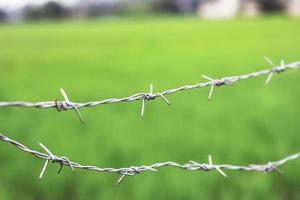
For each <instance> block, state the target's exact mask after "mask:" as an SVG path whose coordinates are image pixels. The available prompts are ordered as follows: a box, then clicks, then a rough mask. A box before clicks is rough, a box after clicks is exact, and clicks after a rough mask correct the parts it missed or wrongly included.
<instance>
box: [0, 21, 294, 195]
mask: <svg viewBox="0 0 300 200" xmlns="http://www.w3.org/2000/svg"><path fill="white" fill-rule="evenodd" d="M263 56H269V57H270V58H272V59H273V60H274V61H275V62H276V63H278V62H279V61H280V59H281V58H284V59H285V60H286V61H287V62H290V61H296V60H300V21H299V20H293V19H288V18H283V17H268V18H261V19H255V20H246V19H240V20H235V21H216V22H206V21H200V20H198V19H181V18H173V19H172V18H162V19H144V20H133V19H132V20H105V21H92V22H63V23H59V24H54V23H53V24H52V23H50V22H49V23H39V24H25V25H24V24H20V25H2V26H0V91H1V92H0V99H1V100H4V101H14V100H28V101H42V100H55V99H62V97H61V94H60V93H59V88H60V87H63V88H64V89H65V90H66V92H67V93H68V95H69V97H70V99H71V100H73V101H78V102H85V101H90V100H100V99H105V98H110V97H122V96H126V95H130V94H133V93H136V92H147V91H148V90H149V85H150V83H153V84H154V89H155V91H161V90H164V89H167V88H172V87H177V86H180V85H184V84H189V83H196V82H199V81H202V79H201V74H205V75H208V76H211V77H222V76H228V75H236V74H242V73H248V72H251V71H254V70H260V69H265V68H269V67H270V66H268V65H267V64H266V62H265V61H264V60H263ZM299 79H300V72H297V71H294V72H291V71H290V72H287V73H284V74H280V75H275V76H274V78H273V80H272V82H271V84H270V85H268V86H265V85H264V81H265V79H264V77H261V78H256V79H252V80H247V81H243V82H239V83H238V84H236V85H235V86H233V87H222V88H217V89H216V90H215V93H214V97H213V100H212V101H211V102H208V101H207V96H208V91H209V88H204V89H199V90H193V91H190V92H186V93H179V94H175V95H172V96H170V97H168V99H169V100H170V101H171V103H172V106H167V105H166V104H165V103H164V102H163V101H162V100H157V101H152V102H147V104H146V108H145V116H144V118H143V119H141V118H140V116H139V114H140V108H141V102H133V103H122V104H115V105H104V106H99V107H96V108H89V109H81V113H82V115H83V116H84V118H85V120H86V124H85V125H81V124H80V122H79V120H78V119H77V117H76V115H75V113H74V112H73V111H69V112H62V113H58V112H57V111H56V110H54V109H45V110H40V109H22V108H2V109H0V125H1V130H0V132H1V133H3V134H6V135H7V136H9V137H11V138H13V139H16V140H18V141H20V142H22V143H23V144H25V145H28V146H29V147H31V148H33V149H37V150H40V151H42V149H41V148H40V147H39V146H38V142H42V143H43V144H45V145H46V146H47V147H48V148H49V149H50V150H52V151H53V153H55V154H58V155H66V156H68V157H69V158H70V159H71V160H74V161H77V162H80V163H83V164H94V165H98V166H102V167H123V166H132V165H143V164H151V163H154V162H159V161H168V160H173V161H178V162H186V161H189V160H195V161H199V162H207V156H208V154H212V155H213V159H214V162H215V163H231V164H249V163H265V162H267V161H269V160H277V159H279V158H281V157H284V156H286V155H288V154H291V153H296V152H299V151H300V149H299V141H300V135H299V127H300V124H299V118H300V112H299V111H300V110H299V99H300V90H299ZM43 164H44V163H43V161H40V160H36V159H34V158H33V157H31V156H30V155H28V154H26V153H23V152H20V151H19V150H17V149H15V148H14V147H13V146H10V145H8V144H5V143H0V171H1V174H0V199H3V200H5V199H130V200H133V199H172V200H175V199H228V200H229V199H272V200H276V199H300V190H299V188H300V182H299V180H300V173H299V167H300V162H299V161H295V162H292V163H290V164H288V165H286V166H284V167H283V168H281V170H282V171H283V172H284V174H283V175H278V174H277V173H272V174H262V173H251V172H249V173H246V172H229V171H228V172H227V174H228V175H229V178H228V179H225V178H224V177H222V176H220V174H218V173H216V172H211V173H203V172H197V171H195V172H186V171H182V170H178V169H162V170H161V171H160V172H159V173H151V172H148V173H144V174H140V175H138V176H136V177H133V178H132V177H128V178H126V179H125V180H124V182H122V184H121V185H119V186H115V183H116V181H117V179H118V178H119V176H117V175H115V174H105V173H103V174H98V173H95V172H88V171H81V170H77V171H76V174H75V175H74V174H73V173H72V171H71V170H70V169H68V168H64V169H63V173H62V174H60V175H57V174H56V170H57V168H58V165H56V164H53V165H50V166H49V168H48V170H47V171H46V173H45V176H44V179H43V180H42V181H38V179H37V177H38V175H39V172H40V170H41V168H42V166H43Z"/></svg>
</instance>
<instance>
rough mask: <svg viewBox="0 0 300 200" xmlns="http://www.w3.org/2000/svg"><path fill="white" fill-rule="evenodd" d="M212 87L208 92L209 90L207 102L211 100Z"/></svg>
mask: <svg viewBox="0 0 300 200" xmlns="http://www.w3.org/2000/svg"><path fill="white" fill-rule="evenodd" d="M214 87H215V86H214V85H211V87H210V90H209V94H208V101H210V100H211V98H212V95H213V92H214Z"/></svg>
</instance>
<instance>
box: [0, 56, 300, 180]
mask: <svg viewBox="0 0 300 200" xmlns="http://www.w3.org/2000/svg"><path fill="white" fill-rule="evenodd" d="M265 59H266V61H267V62H268V63H269V64H270V65H271V66H272V68H271V69H266V70H262V71H257V72H251V73H248V74H243V75H239V76H230V77H223V78H221V79H213V78H210V77H208V76H205V75H203V76H202V77H203V78H205V79H207V80H208V82H200V83H197V84H194V85H184V86H181V87H178V88H174V89H168V90H165V91H163V92H159V93H154V92H153V85H152V84H151V85H150V91H149V92H148V93H137V94H134V95H131V96H128V97H123V98H111V99H106V100H101V101H92V102H86V103H76V102H72V101H70V100H69V98H68V96H67V94H66V93H65V91H64V90H63V89H61V93H62V96H63V98H64V100H63V101H58V100H54V101H47V102H36V103H33V102H26V101H16V102H3V101H1V102H0V108H1V107H33V108H56V109H57V110H58V111H67V110H75V112H76V114H77V115H78V117H79V119H80V121H81V122H82V123H84V120H83V117H82V115H81V114H80V112H79V109H80V108H83V107H94V106H99V105H103V104H114V103H121V102H132V101H138V100H141V101H142V107H141V116H143V115H144V110H145V102H146V101H152V100H155V99H157V98H162V100H163V101H164V102H165V103H166V104H168V105H170V102H169V101H168V99H167V98H166V96H167V95H171V94H174V93H176V92H181V91H187V90H192V89H197V88H202V87H206V86H209V87H210V91H209V95H208V99H209V100H211V98H212V95H213V92H214V88H215V87H220V86H225V85H232V84H234V83H236V82H238V81H241V80H245V79H250V78H254V77H258V76H263V75H267V79H266V81H265V84H268V83H269V82H270V81H271V79H272V77H273V76H274V74H278V73H282V72H285V71H287V70H290V69H299V68H300V61H297V62H292V63H289V64H285V62H284V61H283V60H282V61H281V63H280V65H279V66H276V65H274V63H273V62H272V61H271V60H270V59H268V58H265ZM0 140H1V141H3V142H7V143H10V144H12V145H14V146H15V147H17V148H18V149H19V150H22V151H24V152H26V153H29V154H32V155H33V156H35V157H36V158H38V159H42V160H45V164H44V166H43V168H42V170H41V173H40V175H39V179H42V178H43V176H44V173H45V171H46V169H47V167H48V165H49V163H58V164H59V165H60V167H59V169H58V173H60V172H61V170H62V168H63V166H67V167H70V168H71V169H72V171H73V172H74V171H75V169H82V170H90V171H96V172H107V173H117V174H119V175H120V176H121V177H120V178H119V180H118V181H117V184H119V183H120V182H121V181H122V180H123V179H124V178H125V177H126V176H135V175H137V174H140V173H143V172H146V171H153V172H158V169H160V168H163V167H173V168H179V169H183V170H187V171H217V172H219V173H220V174H221V175H222V176H224V177H227V175H226V173H225V172H224V170H239V171H256V172H272V171H274V170H275V171H278V167H280V166H282V165H284V164H286V163H287V162H290V161H292V160H296V159H299V158H300V152H299V153H296V154H292V155H289V156H287V157H285V158H283V159H281V160H278V161H274V162H268V163H267V164H250V165H245V166H240V165H231V164H213V162H212V157H211V156H210V155H209V156H208V163H198V162H195V161H189V162H187V163H184V164H180V163H177V162H173V161H169V162H159V163H154V164H152V165H143V166H131V167H124V168H100V167H97V166H92V165H82V164H79V163H76V162H73V161H70V160H69V159H68V158H67V157H66V156H61V157H60V156H57V155H55V154H53V153H52V152H51V151H50V150H49V149H48V148H47V147H46V146H44V145H43V144H42V143H39V145H40V146H41V147H42V148H43V150H44V151H45V152H46V153H41V152H39V151H35V150H31V149H30V148H28V147H26V146H24V145H23V144H21V143H19V142H17V141H15V140H12V139H10V138H8V137H6V136H5V135H2V134H0Z"/></svg>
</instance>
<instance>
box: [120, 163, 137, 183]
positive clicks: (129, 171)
mask: <svg viewBox="0 0 300 200" xmlns="http://www.w3.org/2000/svg"><path fill="white" fill-rule="evenodd" d="M140 172H141V171H140V167H134V166H132V167H130V168H129V169H127V170H122V171H119V174H121V175H122V176H121V177H120V178H119V180H118V181H117V185H118V184H119V183H121V181H122V180H123V179H124V178H125V177H126V176H135V175H137V174H139V173H140Z"/></svg>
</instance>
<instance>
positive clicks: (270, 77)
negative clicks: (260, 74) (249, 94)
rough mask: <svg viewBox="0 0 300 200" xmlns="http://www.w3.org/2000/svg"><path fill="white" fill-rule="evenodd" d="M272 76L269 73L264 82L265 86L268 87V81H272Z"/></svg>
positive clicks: (272, 73)
mask: <svg viewBox="0 0 300 200" xmlns="http://www.w3.org/2000/svg"><path fill="white" fill-rule="evenodd" d="M273 75H274V72H271V73H270V74H269V75H268V77H267V80H266V82H265V84H266V85H268V84H269V83H270V81H271V80H272V77H273Z"/></svg>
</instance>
